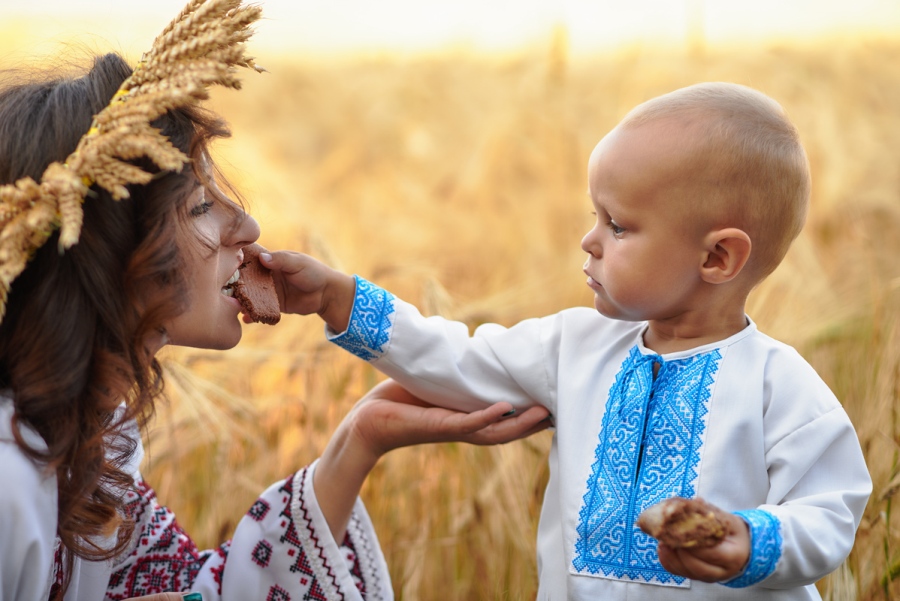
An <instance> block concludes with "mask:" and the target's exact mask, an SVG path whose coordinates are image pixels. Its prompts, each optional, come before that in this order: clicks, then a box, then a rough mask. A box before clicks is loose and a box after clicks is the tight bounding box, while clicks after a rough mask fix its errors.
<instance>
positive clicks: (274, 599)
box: [266, 584, 291, 601]
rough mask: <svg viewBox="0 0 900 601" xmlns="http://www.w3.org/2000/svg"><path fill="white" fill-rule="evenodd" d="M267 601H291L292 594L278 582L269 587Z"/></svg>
mask: <svg viewBox="0 0 900 601" xmlns="http://www.w3.org/2000/svg"><path fill="white" fill-rule="evenodd" d="M266 601H291V596H290V595H289V594H288V592H287V591H286V590H284V589H283V588H281V587H280V586H278V585H277V584H273V585H272V588H270V589H269V594H268V595H267V596H266Z"/></svg>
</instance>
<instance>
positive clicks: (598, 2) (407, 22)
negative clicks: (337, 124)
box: [0, 0, 900, 53]
mask: <svg viewBox="0 0 900 601" xmlns="http://www.w3.org/2000/svg"><path fill="white" fill-rule="evenodd" d="M2 3H3V5H4V6H3V8H0V24H5V25H6V26H7V28H9V27H10V26H11V24H12V23H17V22H19V21H20V20H21V19H24V18H28V21H29V23H30V24H29V25H28V26H24V25H23V26H21V27H18V26H17V27H16V29H17V31H18V32H19V35H18V37H17V39H16V40H15V44H16V46H19V47H28V46H30V45H33V44H41V43H53V42H57V43H58V42H60V41H65V40H68V39H69V38H70V37H72V36H76V37H80V38H81V39H84V38H85V37H86V36H87V38H88V39H92V40H95V41H101V40H102V41H103V42H105V44H104V45H109V44H112V45H115V46H116V47H118V48H120V49H122V50H125V51H131V50H133V49H136V48H143V47H144V46H146V37H147V36H150V37H152V35H153V32H155V31H158V30H159V28H160V27H162V26H163V25H164V24H165V23H166V22H167V21H168V20H169V19H170V18H171V17H172V16H174V15H175V14H176V13H177V11H178V10H179V9H180V8H181V7H182V6H183V5H184V3H185V0H152V1H150V0H146V1H140V2H136V1H132V0H76V1H73V0H2ZM259 3H260V4H261V5H262V7H263V10H264V14H265V16H266V21H265V22H263V23H262V24H261V25H260V26H259V28H258V31H259V33H260V35H259V36H257V37H256V39H255V40H254V44H255V45H256V46H257V47H258V48H260V49H261V50H263V51H266V52H284V53H290V52H296V51H312V52H338V53H343V52H353V51H359V50H363V51H370V50H375V51H378V50H388V51H404V52H405V51H420V50H425V51H431V50H440V49H444V48H448V47H451V48H452V47H466V48H472V49H479V50H508V49H515V48H517V47H521V46H523V45H526V44H529V43H534V42H540V41H542V40H546V39H548V38H549V36H550V32H551V31H552V30H553V28H554V26H556V25H563V26H564V27H565V28H566V30H567V32H568V38H569V43H570V46H571V48H572V49H573V51H575V52H580V51H588V52H590V51H595V50H598V49H599V50H608V49H610V48H615V47H617V46H621V45H623V44H633V43H635V42H637V43H669V44H678V43H683V42H684V41H685V40H686V39H687V37H688V36H689V35H690V32H695V33H696V32H701V33H702V39H704V40H705V41H706V42H707V43H709V44H719V43H723V42H731V41H738V42H740V41H755V40H760V39H764V38H779V39H785V38H789V39H801V40H805V39H809V38H810V37H815V36H818V35H822V34H825V35H850V34H859V32H866V33H867V34H868V35H882V36H884V35H891V34H896V33H900V1H898V0H514V1H513V0H317V1H311V0H261V1H260V2H259ZM33 17H38V18H39V19H36V20H35V19H33ZM22 22H24V21H22Z"/></svg>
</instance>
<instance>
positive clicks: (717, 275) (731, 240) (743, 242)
mask: <svg viewBox="0 0 900 601" xmlns="http://www.w3.org/2000/svg"><path fill="white" fill-rule="evenodd" d="M704 242H705V254H704V262H703V265H702V266H701V267H700V277H701V278H703V280H704V281H705V282H709V283H710V284H724V283H725V282H730V281H731V280H733V279H734V278H736V277H737V275H738V274H739V273H740V272H741V270H742V269H743V268H744V266H745V265H746V264H747V261H748V260H749V259H750V249H751V247H752V246H753V245H752V243H751V242H750V236H748V235H747V232H745V231H743V230H739V229H738V228H735V227H729V228H725V229H721V230H715V231H712V232H710V233H708V234H707V235H706V238H705V239H704Z"/></svg>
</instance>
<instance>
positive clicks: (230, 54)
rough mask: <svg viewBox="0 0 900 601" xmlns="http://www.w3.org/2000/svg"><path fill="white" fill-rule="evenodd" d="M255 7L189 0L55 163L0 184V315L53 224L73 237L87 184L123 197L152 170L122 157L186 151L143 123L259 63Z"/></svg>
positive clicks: (180, 161)
mask: <svg viewBox="0 0 900 601" xmlns="http://www.w3.org/2000/svg"><path fill="white" fill-rule="evenodd" d="M261 13H262V10H261V9H260V8H259V7H258V6H242V5H241V0H191V2H189V3H188V5H187V6H186V7H185V8H184V9H183V10H182V11H181V13H180V14H179V15H178V17H176V18H175V20H173V21H172V22H171V23H170V24H169V25H168V26H167V27H166V28H165V29H164V30H163V31H162V33H161V34H160V35H159V36H158V37H157V38H156V40H155V41H154V42H153V46H152V47H151V49H150V50H149V51H148V52H147V53H145V54H144V57H143V59H142V60H141V63H140V64H139V65H138V67H137V69H135V71H134V73H132V75H131V76H130V77H129V78H128V79H126V80H125V81H124V82H123V83H122V85H121V87H120V88H119V90H118V92H116V94H115V96H114V97H113V99H112V101H111V102H110V104H109V105H108V106H107V107H106V108H104V109H103V110H102V111H101V112H100V113H98V114H97V115H96V116H95V117H94V121H93V123H92V125H91V128H90V130H89V131H88V132H87V133H86V134H85V135H84V136H83V137H82V138H81V140H80V141H79V142H78V146H77V148H76V149H75V151H74V152H73V153H72V154H70V155H69V156H68V158H67V159H66V160H65V162H63V163H52V164H51V165H50V166H49V167H47V169H46V170H45V171H44V173H43V175H42V176H41V181H40V183H38V182H35V181H34V180H32V179H31V178H24V179H21V180H19V181H17V182H15V183H14V184H8V185H5V186H2V187H0V320H2V319H3V315H4V314H5V312H6V300H7V297H8V294H9V289H10V285H11V284H12V282H13V280H15V279H16V278H17V277H18V276H19V274H21V273H22V271H23V270H24V269H25V265H26V264H27V262H28V260H29V259H30V258H31V257H32V256H33V255H34V253H35V252H36V251H37V249H38V248H40V247H41V246H42V245H43V244H44V243H45V242H46V241H47V239H48V238H49V237H50V234H51V233H52V232H53V230H54V229H56V228H57V227H58V228H59V229H60V235H59V250H60V252H62V251H64V250H65V249H68V248H71V247H72V246H73V245H74V244H76V243H77V242H78V238H79V236H80V234H81V224H82V219H83V215H84V213H83V210H82V206H81V204H82V203H83V202H84V197H85V194H87V192H88V188H89V187H90V186H92V185H94V184H96V185H97V186H99V187H101V188H103V189H105V190H106V191H108V192H109V193H110V194H111V195H112V197H113V198H114V199H116V200H121V199H123V198H128V188H127V186H128V185H129V184H146V183H147V182H149V181H150V179H151V177H152V176H151V174H150V173H147V172H146V171H144V170H142V169H140V168H138V167H136V166H135V165H133V164H131V163H130V162H129V161H132V160H134V159H137V158H140V157H147V158H149V159H150V160H151V161H153V163H155V164H156V166H157V167H159V168H160V169H163V170H167V171H180V170H181V169H182V168H183V167H184V165H185V163H187V162H188V161H189V160H190V159H189V157H187V156H186V155H185V154H184V153H183V152H181V151H180V150H178V149H177V148H175V147H174V146H173V145H172V143H171V142H170V141H169V140H168V139H167V138H166V137H165V136H163V135H162V134H161V133H160V132H159V131H158V130H156V129H155V128H153V127H152V126H151V125H150V123H151V122H152V121H153V120H154V119H156V118H157V117H159V116H160V115H163V114H165V113H166V112H167V111H170V110H172V109H175V108H179V107H183V106H187V105H190V104H194V103H197V102H199V101H201V100H204V99H206V98H207V97H208V95H209V93H208V87H209V86H211V85H222V86H225V87H229V88H235V89H239V88H240V81H239V80H238V78H237V76H236V71H237V68H238V67H248V68H251V69H254V70H256V71H263V69H262V68H260V67H259V66H257V65H256V64H255V63H254V62H253V58H252V57H248V56H246V55H245V54H244V50H245V49H244V43H245V42H246V41H247V40H248V39H249V38H250V36H251V35H252V31H251V30H250V26H251V25H252V24H253V23H254V22H255V21H256V20H257V19H259V17H260V15H261Z"/></svg>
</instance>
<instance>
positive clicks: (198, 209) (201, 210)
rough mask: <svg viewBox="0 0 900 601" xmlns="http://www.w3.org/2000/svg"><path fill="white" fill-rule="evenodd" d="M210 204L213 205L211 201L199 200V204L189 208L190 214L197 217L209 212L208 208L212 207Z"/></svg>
mask: <svg viewBox="0 0 900 601" xmlns="http://www.w3.org/2000/svg"><path fill="white" fill-rule="evenodd" d="M212 206H213V203H211V202H206V201H204V202H201V203H200V204H198V205H197V206H195V207H194V208H193V209H191V216H192V217H199V216H200V215H203V214H205V213H209V210H210V209H212Z"/></svg>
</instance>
